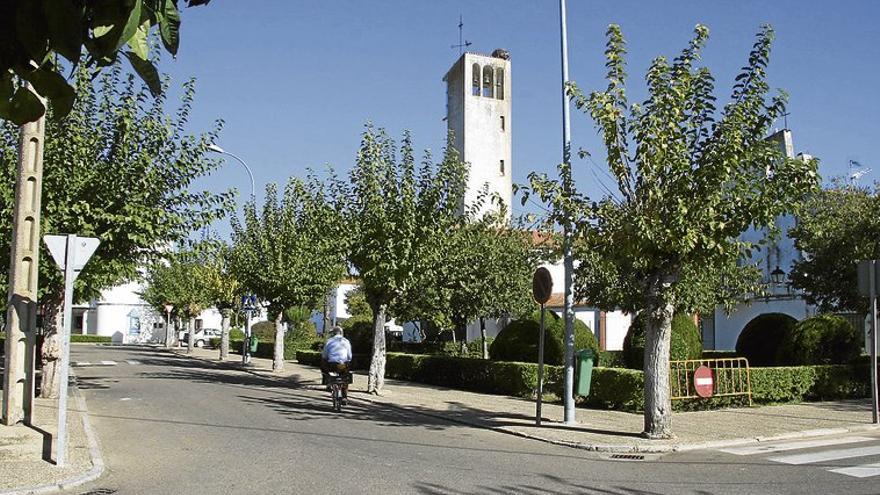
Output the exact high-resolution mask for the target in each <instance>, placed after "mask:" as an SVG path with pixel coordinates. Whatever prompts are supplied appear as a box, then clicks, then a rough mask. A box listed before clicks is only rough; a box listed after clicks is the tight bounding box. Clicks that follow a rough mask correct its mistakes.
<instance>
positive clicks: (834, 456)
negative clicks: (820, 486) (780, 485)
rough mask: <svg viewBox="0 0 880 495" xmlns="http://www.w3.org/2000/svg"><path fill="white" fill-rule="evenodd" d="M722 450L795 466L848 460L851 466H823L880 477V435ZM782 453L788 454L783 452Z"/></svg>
mask: <svg viewBox="0 0 880 495" xmlns="http://www.w3.org/2000/svg"><path fill="white" fill-rule="evenodd" d="M869 442H870V443H869ZM718 450H719V451H720V452H724V453H726V454H733V455H739V456H766V457H765V459H766V460H768V461H770V462H777V463H780V464H789V465H794V466H800V465H810V464H823V463H829V462H835V461H846V464H848V465H842V466H837V465H831V466H829V465H827V464H823V465H822V467H823V468H825V470H826V471H828V472H831V473H836V474H841V475H844V476H851V477H854V478H870V477H873V476H880V462H876V461H877V460H878V459H876V458H877V457H880V438H878V437H870V436H846V437H837V438H816V439H810V440H800V441H785V442H777V443H767V444H760V445H744V446H739V447H730V448H723V449H718ZM799 451H800V452H799ZM781 453H784V454H782V455H780V454H781ZM865 461H869V462H865ZM871 461H873V462H871Z"/></svg>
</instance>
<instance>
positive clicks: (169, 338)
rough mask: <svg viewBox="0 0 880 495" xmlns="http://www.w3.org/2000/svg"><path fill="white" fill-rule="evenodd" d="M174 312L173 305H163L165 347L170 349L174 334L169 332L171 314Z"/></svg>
mask: <svg viewBox="0 0 880 495" xmlns="http://www.w3.org/2000/svg"><path fill="white" fill-rule="evenodd" d="M172 311H174V305H173V304H166V305H165V347H167V348H169V349H170V348H171V347H172V346H173V345H174V334H173V333H172V332H171V312H172Z"/></svg>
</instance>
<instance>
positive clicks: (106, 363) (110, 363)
mask: <svg viewBox="0 0 880 495" xmlns="http://www.w3.org/2000/svg"><path fill="white" fill-rule="evenodd" d="M125 363H126V364H132V365H139V364H141V362H140V361H134V360H126V361H125ZM117 364H119V363H118V362H116V361H95V362H91V361H76V362H72V363H70V365H71V366H73V367H76V368H86V367H91V366H116V365H117Z"/></svg>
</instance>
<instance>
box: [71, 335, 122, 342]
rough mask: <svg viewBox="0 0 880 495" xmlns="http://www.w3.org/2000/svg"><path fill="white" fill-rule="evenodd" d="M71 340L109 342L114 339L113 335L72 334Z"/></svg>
mask: <svg viewBox="0 0 880 495" xmlns="http://www.w3.org/2000/svg"><path fill="white" fill-rule="evenodd" d="M70 341H71V342H81V343H85V342H88V343H103V344H109V343H110V342H112V341H113V337H111V336H109V335H82V334H76V333H75V334H72V335H71V336H70Z"/></svg>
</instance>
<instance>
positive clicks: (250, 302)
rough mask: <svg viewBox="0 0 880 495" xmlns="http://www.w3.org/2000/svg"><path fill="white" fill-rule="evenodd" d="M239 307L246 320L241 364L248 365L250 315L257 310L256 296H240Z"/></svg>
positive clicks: (249, 359)
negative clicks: (242, 310)
mask: <svg viewBox="0 0 880 495" xmlns="http://www.w3.org/2000/svg"><path fill="white" fill-rule="evenodd" d="M241 307H242V309H244V314H245V316H246V318H247V320H246V321H245V326H244V349H242V351H241V364H250V362H251V338H253V336H252V332H251V316H252V313H253V312H254V311H255V310H256V309H257V296H255V295H249V296H242V298H241Z"/></svg>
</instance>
